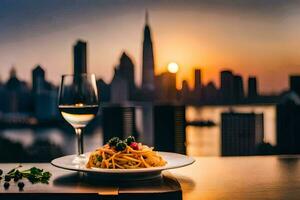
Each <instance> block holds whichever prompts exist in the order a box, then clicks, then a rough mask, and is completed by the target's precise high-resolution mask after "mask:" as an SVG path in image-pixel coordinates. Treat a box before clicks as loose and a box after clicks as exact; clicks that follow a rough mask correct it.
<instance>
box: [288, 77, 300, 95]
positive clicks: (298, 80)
mask: <svg viewBox="0 0 300 200" xmlns="http://www.w3.org/2000/svg"><path fill="white" fill-rule="evenodd" d="M290 90H292V91H294V92H295V93H296V94H297V95H298V96H299V97H300V75H291V76H290Z"/></svg>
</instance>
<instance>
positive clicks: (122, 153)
mask: <svg viewBox="0 0 300 200" xmlns="http://www.w3.org/2000/svg"><path fill="white" fill-rule="evenodd" d="M136 144H137V145H138V146H137V147H136ZM136 144H135V142H134V143H133V142H132V143H131V145H126V146H125V148H123V149H122V150H118V148H116V146H115V145H110V144H105V145H104V146H103V147H100V148H98V149H96V150H95V151H93V152H92V153H91V154H90V156H89V160H88V162H87V164H86V167H87V168H92V167H95V168H106V169H138V168H149V167H160V166H164V165H166V163H167V162H166V161H165V160H164V159H163V158H162V157H161V156H160V155H159V154H158V153H157V152H156V151H153V148H150V147H148V146H147V145H142V144H141V143H136ZM117 147H118V146H117ZM133 147H134V148H135V149H133Z"/></svg>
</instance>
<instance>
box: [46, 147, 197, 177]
mask: <svg viewBox="0 0 300 200" xmlns="http://www.w3.org/2000/svg"><path fill="white" fill-rule="evenodd" d="M156 152H157V153H159V154H171V155H174V154H175V155H178V156H183V157H185V158H186V159H188V160H189V161H188V162H186V163H184V164H181V165H177V166H176V165H173V166H169V167H168V166H167V165H166V166H163V167H151V168H139V169H102V168H93V170H92V171H91V170H89V169H87V168H78V169H75V168H68V167H64V166H59V165H57V164H55V163H54V162H55V160H57V159H60V158H63V157H70V156H76V154H71V155H65V156H61V157H58V158H55V159H53V160H51V162H50V163H51V165H53V166H54V167H57V168H60V169H65V170H70V171H77V172H86V173H96V174H139V173H154V172H161V171H164V170H170V169H176V168H181V167H186V166H188V165H192V164H193V163H195V161H196V160H195V159H194V158H193V157H192V156H188V155H184V154H180V153H174V152H166V151H156ZM90 153H91V152H86V153H85V154H86V155H89V154H90ZM146 169H148V170H146Z"/></svg>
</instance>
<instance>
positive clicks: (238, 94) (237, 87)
mask: <svg viewBox="0 0 300 200" xmlns="http://www.w3.org/2000/svg"><path fill="white" fill-rule="evenodd" d="M233 94H234V102H235V103H241V101H242V100H243V99H244V84H243V78H242V76H240V75H234V79H233Z"/></svg>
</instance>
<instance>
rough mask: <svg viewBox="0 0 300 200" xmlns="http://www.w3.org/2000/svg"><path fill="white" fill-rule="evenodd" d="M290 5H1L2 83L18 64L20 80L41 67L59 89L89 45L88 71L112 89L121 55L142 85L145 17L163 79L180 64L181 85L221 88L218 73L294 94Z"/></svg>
mask: <svg viewBox="0 0 300 200" xmlns="http://www.w3.org/2000/svg"><path fill="white" fill-rule="evenodd" d="M294 2H295V1H291V0H260V1H259V0H253V1H246V0H244V1H242V0H236V1H233V0H224V1H221V0H211V1H196V0H190V1H176V0H174V1H167V0H162V1H150V0H149V1H141V0H135V1H133V0H119V1H115V0H106V1H100V0H80V1H79V0H64V1H63V0H46V1H40V0H26V1H18V0H2V1H0V27H1V29H0V30H1V31H0V78H1V80H2V81H6V79H7V78H8V73H9V70H10V68H11V66H12V65H14V66H15V67H16V69H17V74H18V76H19V77H20V78H21V79H25V80H28V81H29V80H30V76H31V69H32V68H33V67H34V66H35V65H36V64H41V65H42V66H43V67H44V68H45V69H46V70H47V78H48V79H49V80H50V81H52V82H54V83H58V82H59V80H60V75H61V74H64V73H72V66H73V61H72V46H73V44H74V43H75V41H76V40H77V39H79V38H80V39H83V40H86V41H87V42H88V66H89V72H92V73H95V74H96V75H97V77H98V78H100V77H102V78H103V79H104V80H105V81H107V82H110V80H111V78H112V75H113V68H114V66H115V65H117V64H118V62H119V57H120V56H121V53H122V51H126V52H127V53H128V55H129V56H130V57H131V58H132V59H133V61H134V63H135V67H136V82H137V83H140V81H141V58H142V36H143V28H144V15H145V10H146V9H148V11H149V15H150V20H149V21H150V26H151V29H152V38H153V43H154V51H155V52H154V53H155V65H156V72H157V73H160V72H162V71H165V70H166V69H167V64H168V63H169V62H176V63H178V64H179V66H180V69H179V72H178V77H179V78H178V85H180V82H181V81H182V80H183V79H188V80H189V82H190V83H191V84H190V85H191V86H192V80H193V69H194V68H196V67H197V68H201V69H202V70H203V79H204V83H207V82H208V81H209V80H213V81H215V82H216V83H217V84H219V71H220V70H221V69H232V70H233V71H234V72H236V73H238V74H241V75H243V76H244V78H247V77H248V76H249V75H257V77H258V80H259V90H260V91H262V92H265V93H270V92H278V91H280V90H282V89H285V88H287V87H288V74H291V73H299V74H300V12H299V9H300V4H299V3H294Z"/></svg>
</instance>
